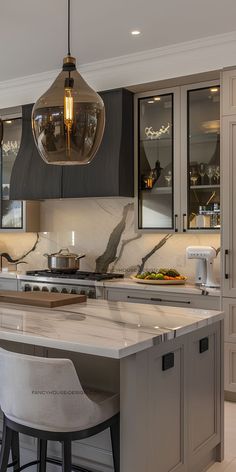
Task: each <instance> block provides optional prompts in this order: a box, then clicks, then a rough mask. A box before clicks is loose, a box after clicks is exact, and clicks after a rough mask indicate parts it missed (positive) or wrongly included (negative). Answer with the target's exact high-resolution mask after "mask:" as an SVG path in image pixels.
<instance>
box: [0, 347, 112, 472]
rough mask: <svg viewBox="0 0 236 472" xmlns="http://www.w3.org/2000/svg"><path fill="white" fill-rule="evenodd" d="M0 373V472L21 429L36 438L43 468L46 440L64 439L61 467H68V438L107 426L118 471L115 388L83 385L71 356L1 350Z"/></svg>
mask: <svg viewBox="0 0 236 472" xmlns="http://www.w3.org/2000/svg"><path fill="white" fill-rule="evenodd" d="M0 378H1V383H0V405H1V409H2V411H3V414H4V430H3V444H2V448H1V455H0V472H5V471H6V468H7V464H8V461H9V454H10V449H11V447H12V444H16V439H17V436H16V435H17V434H18V433H20V432H21V433H24V434H28V435H30V436H33V437H36V438H38V471H39V472H45V471H46V451H47V440H52V441H60V442H62V445H63V460H62V466H63V471H64V472H70V471H71V467H72V466H71V441H73V440H79V439H84V438H86V437H90V436H93V435H95V434H97V433H99V432H101V431H103V430H105V429H107V428H110V431H111V440H112V450H113V459H114V470H115V472H119V395H118V394H117V393H110V392H105V391H102V390H96V389H87V388H83V387H82V385H81V383H80V380H79V377H78V375H77V373H76V370H75V367H74V365H73V363H72V361H71V360H70V359H49V358H44V357H35V356H28V355H23V354H17V353H12V352H8V351H5V350H3V349H0ZM13 440H14V441H13ZM15 450H17V448H16V447H15ZM18 462H19V461H18ZM15 470H16V469H15Z"/></svg>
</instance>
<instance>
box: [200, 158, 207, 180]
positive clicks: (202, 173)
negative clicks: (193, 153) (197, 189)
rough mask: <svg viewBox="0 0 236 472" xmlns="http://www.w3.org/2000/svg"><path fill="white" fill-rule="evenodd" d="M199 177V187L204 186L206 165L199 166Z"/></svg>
mask: <svg viewBox="0 0 236 472" xmlns="http://www.w3.org/2000/svg"><path fill="white" fill-rule="evenodd" d="M199 175H200V177H201V185H204V177H205V175H206V165H205V164H204V163H203V162H201V163H200V164H199Z"/></svg>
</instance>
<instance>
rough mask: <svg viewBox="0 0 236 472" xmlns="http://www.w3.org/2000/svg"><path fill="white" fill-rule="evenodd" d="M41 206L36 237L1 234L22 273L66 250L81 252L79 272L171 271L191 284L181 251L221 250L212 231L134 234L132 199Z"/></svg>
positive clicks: (3, 248)
mask: <svg viewBox="0 0 236 472" xmlns="http://www.w3.org/2000/svg"><path fill="white" fill-rule="evenodd" d="M40 207H41V232H40V233H39V236H37V235H36V234H34V233H25V234H23V233H21V234H18V233H15V234H14V233H1V234H0V252H7V253H9V254H10V256H11V257H12V258H13V259H16V260H23V261H24V262H26V263H27V265H26V264H24V266H23V265H22V266H19V270H21V271H22V272H23V271H25V270H27V269H29V270H30V269H44V268H47V260H46V258H44V257H43V254H44V253H52V252H56V251H58V250H59V249H61V248H65V247H68V248H69V249H70V250H71V251H73V252H77V253H85V254H86V257H85V258H84V259H82V260H81V269H82V270H90V271H94V270H108V271H115V272H121V273H124V274H125V275H126V277H128V276H129V275H131V274H134V273H137V272H138V271H142V270H143V269H144V270H153V269H154V270H155V269H157V268H160V267H175V268H176V269H178V270H179V271H180V272H181V273H182V274H183V275H186V276H187V277H188V280H189V282H192V281H193V280H194V273H195V261H194V260H187V259H186V255H185V252H186V247H187V246H189V245H208V244H211V245H212V246H214V247H215V248H218V249H217V252H219V249H220V235H219V234H215V233H214V234H210V235H209V234H198V233H195V234H189V233H186V234H179V233H174V234H171V235H170V234H158V233H148V234H147V233H146V234H143V233H136V232H135V225H134V219H135V218H134V216H135V214H134V200H133V199H131V198H97V199H96V198H86V199H83V198H81V199H62V200H47V201H44V202H41V203H40ZM35 240H36V244H35ZM29 248H30V250H29ZM6 265H7V263H6V261H4V266H6ZM9 270H10V266H9ZM215 273H216V277H217V280H218V281H219V279H220V256H219V255H218V257H217V258H216V260H215Z"/></svg>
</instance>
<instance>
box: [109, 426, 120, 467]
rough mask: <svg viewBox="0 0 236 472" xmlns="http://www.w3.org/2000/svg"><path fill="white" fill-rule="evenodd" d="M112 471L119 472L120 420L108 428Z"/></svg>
mask: <svg viewBox="0 0 236 472" xmlns="http://www.w3.org/2000/svg"><path fill="white" fill-rule="evenodd" d="M110 433H111V445H112V455H113V462H114V471H115V472H120V420H119V419H118V420H117V421H116V422H115V423H114V424H113V425H111V426H110Z"/></svg>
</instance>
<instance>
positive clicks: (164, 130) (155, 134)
mask: <svg viewBox="0 0 236 472" xmlns="http://www.w3.org/2000/svg"><path fill="white" fill-rule="evenodd" d="M169 133H170V123H168V124H167V125H166V126H164V125H162V126H161V128H160V129H159V130H157V131H154V129H153V127H152V126H146V128H145V135H146V137H147V138H150V139H160V137H161V136H162V135H163V134H169Z"/></svg>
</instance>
